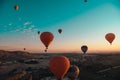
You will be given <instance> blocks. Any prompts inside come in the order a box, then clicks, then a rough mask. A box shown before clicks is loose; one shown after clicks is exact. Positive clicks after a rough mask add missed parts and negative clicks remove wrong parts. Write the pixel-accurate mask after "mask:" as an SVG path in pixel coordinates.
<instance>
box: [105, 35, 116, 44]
mask: <svg viewBox="0 0 120 80" xmlns="http://www.w3.org/2000/svg"><path fill="white" fill-rule="evenodd" d="M105 39H106V40H107V41H108V42H109V43H110V44H112V42H113V40H114V39H115V34H113V33H108V34H106V35H105Z"/></svg>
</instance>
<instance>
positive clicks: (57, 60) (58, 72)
mask: <svg viewBox="0 0 120 80" xmlns="http://www.w3.org/2000/svg"><path fill="white" fill-rule="evenodd" d="M49 67H50V70H51V72H52V73H53V74H54V75H55V76H56V78H57V80H62V78H63V77H64V75H65V74H66V73H67V71H68V69H69V67H70V61H69V59H68V58H67V57H65V56H55V57H53V58H52V59H51V60H50V62H49Z"/></svg>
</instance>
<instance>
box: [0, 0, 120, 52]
mask: <svg viewBox="0 0 120 80" xmlns="http://www.w3.org/2000/svg"><path fill="white" fill-rule="evenodd" d="M15 5H17V6H18V7H19V9H18V10H15V9H14V6H15ZM59 28H61V29H62V33H61V34H59V33H58V29H59ZM38 31H40V32H41V33H42V32H45V31H49V32H52V33H53V34H54V40H53V41H52V43H51V44H50V45H49V49H48V52H55V53H57V52H58V53H60V52H80V53H81V52H82V51H81V46H82V45H87V46H88V53H91V52H120V35H119V34H120V0H88V2H84V0H0V49H4V50H22V51H23V49H24V48H26V51H28V52H33V53H36V52H38V53H41V52H44V50H45V46H44V45H43V43H42V42H41V41H40V35H38V34H37V32H38ZM107 33H114V34H115V36H116V37H115V40H114V41H113V43H112V45H110V44H109V42H108V41H107V40H106V39H105V35H106V34H107Z"/></svg>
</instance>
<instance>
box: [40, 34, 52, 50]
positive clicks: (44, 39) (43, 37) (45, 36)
mask: <svg viewBox="0 0 120 80" xmlns="http://www.w3.org/2000/svg"><path fill="white" fill-rule="evenodd" d="M53 39H54V35H53V34H52V33H51V32H43V33H41V35H40V40H41V41H42V43H43V44H44V45H45V47H46V49H47V48H48V46H49V45H50V43H51V42H52V41H53Z"/></svg>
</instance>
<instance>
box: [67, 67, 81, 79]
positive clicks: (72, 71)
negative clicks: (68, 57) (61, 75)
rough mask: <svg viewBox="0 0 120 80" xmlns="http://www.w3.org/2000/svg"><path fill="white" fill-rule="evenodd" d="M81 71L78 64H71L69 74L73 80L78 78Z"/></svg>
mask: <svg viewBox="0 0 120 80" xmlns="http://www.w3.org/2000/svg"><path fill="white" fill-rule="evenodd" d="M79 73H80V69H79V68H78V66H76V65H71V66H70V68H69V70H68V73H67V76H68V77H69V78H70V79H71V80H76V79H77V78H78V75H79Z"/></svg>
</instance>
